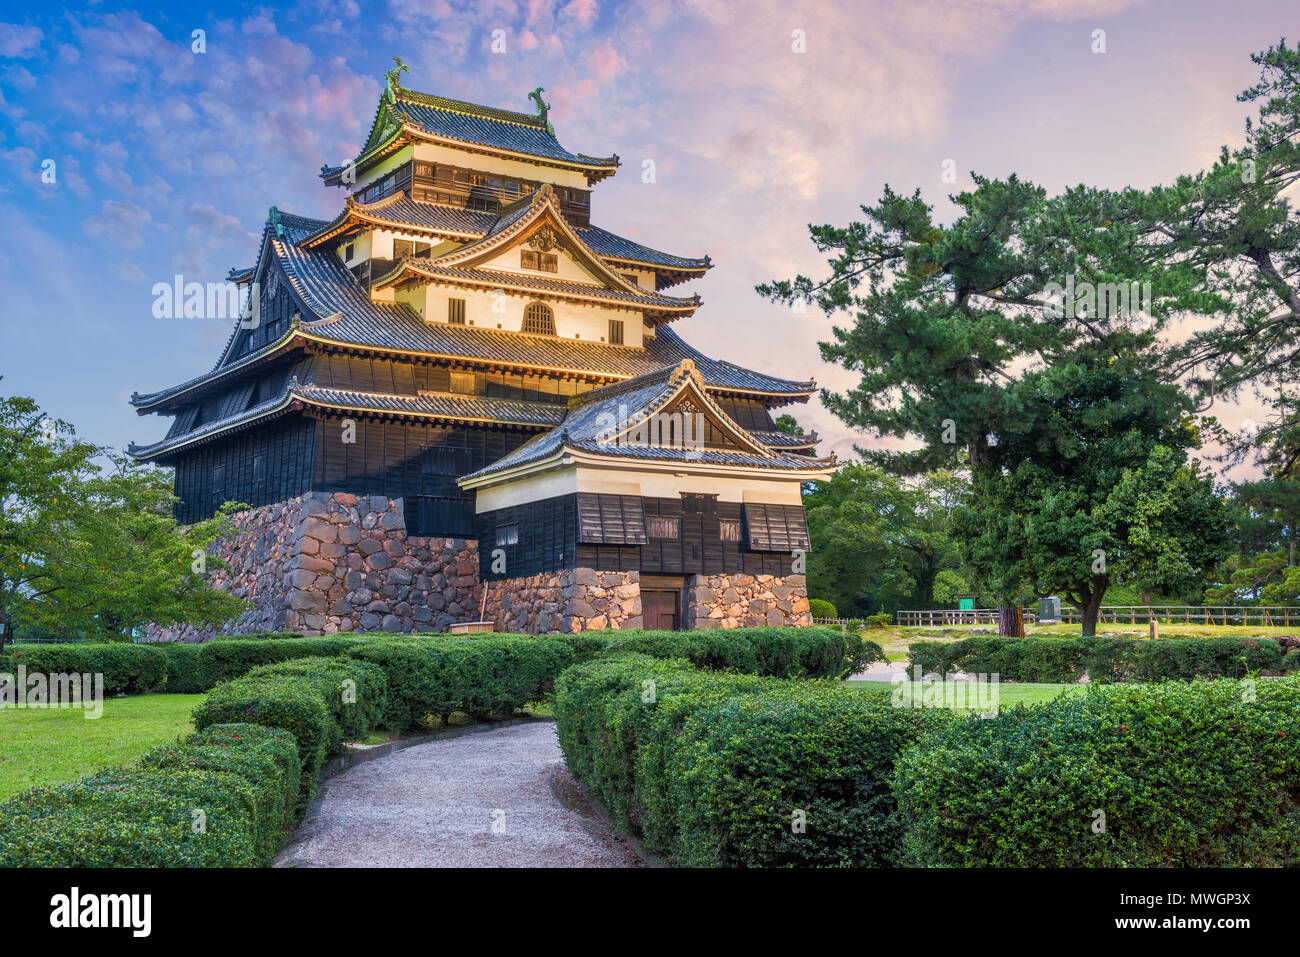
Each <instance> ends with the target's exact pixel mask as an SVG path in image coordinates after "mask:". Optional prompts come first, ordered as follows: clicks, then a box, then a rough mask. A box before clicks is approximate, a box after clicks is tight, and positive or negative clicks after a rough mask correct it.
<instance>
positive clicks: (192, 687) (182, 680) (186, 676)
mask: <svg viewBox="0 0 1300 957" xmlns="http://www.w3.org/2000/svg"><path fill="white" fill-rule="evenodd" d="M150 647H151V648H157V649H158V650H159V651H161V652H162V653H163V654H165V655H166V656H167V683H166V684H165V685H164V686H163V690H164V691H166V692H167V693H168V694H201V693H202V692H204V691H207V690H208V689H209V688H211V687H212V683H211V682H210V681H208V680H207V678H206V677H205V675H204V673H203V660H202V655H203V646H202V645H192V644H187V643H185V642H182V641H166V642H158V643H157V644H153V645H150Z"/></svg>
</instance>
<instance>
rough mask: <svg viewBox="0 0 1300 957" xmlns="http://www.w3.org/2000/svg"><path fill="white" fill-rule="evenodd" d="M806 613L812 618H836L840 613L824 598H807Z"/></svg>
mask: <svg viewBox="0 0 1300 957" xmlns="http://www.w3.org/2000/svg"><path fill="white" fill-rule="evenodd" d="M808 611H809V612H810V613H811V614H812V616H813V617H814V618H838V617H840V613H839V612H838V611H836V610H835V606H834V605H832V604H831V603H830V602H828V601H827V600H826V599H825V598H809V599H808Z"/></svg>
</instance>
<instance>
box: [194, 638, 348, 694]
mask: <svg viewBox="0 0 1300 957" xmlns="http://www.w3.org/2000/svg"><path fill="white" fill-rule="evenodd" d="M367 640H368V639H366V638H364V637H358V636H355V635H347V636H345V635H333V636H329V637H325V638H278V637H265V638H252V639H249V638H243V637H241V638H218V639H214V640H212V641H209V642H205V643H204V644H202V645H200V646H199V647H200V648H202V649H203V650H202V652H201V653H200V661H201V663H202V667H203V674H204V676H205V677H206V679H207V680H208V681H209V683H210V686H215V685H217V684H219V683H221V682H223V681H229V680H231V679H232V678H238V677H239V676H240V675H244V674H247V673H248V672H250V671H252V670H253V669H254V668H256V667H257V666H258V665H269V664H273V663H275V662H277V661H291V660H293V659H294V658H335V657H338V656H339V655H341V654H343V653H344V652H346V651H348V650H349V649H351V648H355V647H356V646H357V645H359V644H362V643H363V642H365V641H367Z"/></svg>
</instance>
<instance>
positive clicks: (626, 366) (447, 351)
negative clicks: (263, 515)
mask: <svg viewBox="0 0 1300 957" xmlns="http://www.w3.org/2000/svg"><path fill="white" fill-rule="evenodd" d="M278 225H279V230H276V229H275V228H273V226H272V225H270V224H268V226H267V229H266V234H265V240H264V241H265V242H266V243H267V244H268V245H269V252H270V254H271V255H273V256H274V257H275V258H276V259H277V260H278V261H279V263H280V264H281V265H282V267H283V269H284V271H285V274H286V275H287V276H288V278H289V281H290V282H291V284H292V285H293V287H294V289H295V290H296V291H297V292H298V294H299V295H300V296H301V297H302V300H303V302H304V303H305V305H306V306H307V307H308V308H309V309H310V310H311V311H312V312H313V313H315V315H316V316H319V317H323V318H321V319H318V320H316V321H312V322H305V323H302V324H301V325H300V326H298V327H297V328H295V329H291V330H290V332H289V333H288V334H286V336H285V337H284V338H283V339H281V340H280V341H278V342H274V343H270V344H269V345H267V346H264V347H263V348H261V349H259V350H257V352H255V353H252V354H250V355H248V356H243V357H241V358H240V359H239V360H238V361H236V362H234V363H232V364H230V365H228V366H225V367H222V366H218V367H217V368H215V369H213V370H212V371H211V372H208V373H205V374H204V375H201V376H196V377H195V378H193V379H190V380H188V381H186V382H183V383H180V384H179V385H175V386H171V387H169V388H167V389H162V390H159V391H157V392H154V393H150V394H147V395H136V396H134V397H133V398H132V404H133V405H135V406H136V407H137V408H141V409H145V408H147V407H149V406H152V405H155V404H157V403H159V402H161V401H164V400H166V399H168V398H170V397H172V396H176V395H179V394H180V393H183V392H186V391H188V390H189V389H192V388H194V387H195V386H199V385H202V384H203V383H205V382H208V381H210V380H213V379H216V378H222V377H225V376H227V375H228V374H229V373H231V372H235V371H237V370H239V369H240V368H243V367H245V366H247V365H251V364H253V363H255V362H256V361H257V360H258V359H260V358H263V357H265V356H268V355H270V354H272V353H274V352H276V351H278V350H281V349H283V348H287V347H288V345H287V344H288V343H289V342H290V340H293V339H295V338H300V337H305V338H310V339H315V340H318V341H323V342H328V343H337V344H339V345H344V346H349V345H350V346H357V347H363V348H365V347H368V348H374V349H380V350H389V351H394V352H408V353H413V354H419V355H425V356H436V357H439V358H445V359H462V360H465V361H467V362H475V361H478V362H483V363H485V364H486V363H493V364H501V365H512V366H516V367H522V368H546V369H558V370H562V371H566V372H574V373H579V374H588V375H591V376H599V377H608V378H623V377H633V376H638V375H644V374H646V373H650V372H654V371H657V370H661V369H664V368H666V367H672V366H676V365H677V364H678V363H680V362H681V361H682V360H683V359H690V360H692V361H693V362H694V363H695V367H696V369H697V371H698V372H699V373H700V374H701V375H702V376H703V378H704V381H705V382H706V383H707V384H708V385H709V386H710V387H711V388H714V389H717V390H725V391H732V392H739V393H751V394H752V393H759V394H764V395H773V396H789V397H790V398H792V399H796V398H802V397H804V396H807V395H809V394H810V393H812V392H813V391H814V389H815V383H813V382H810V381H809V382H799V381H793V380H790V379H782V378H778V377H776V376H771V375H767V374H766V373H762V372H757V371H754V370H752V369H746V368H744V367H743V366H738V365H735V364H734V363H730V362H722V361H719V360H717V359H712V358H710V357H708V356H706V355H704V354H703V353H701V352H699V351H698V350H696V349H695V348H693V347H692V346H690V345H688V344H687V343H686V342H685V341H684V340H683V339H682V338H681V337H680V336H679V335H678V334H677V333H676V332H674V331H673V330H671V329H668V328H666V327H663V326H660V327H659V329H658V330H657V334H656V335H655V336H654V337H653V338H651V339H649V340H648V341H647V342H646V344H645V345H644V347H642V348H635V347H629V346H614V345H608V344H606V343H599V342H583V341H577V340H570V339H558V338H556V337H554V336H535V335H527V334H524V333H520V332H507V331H504V330H498V329H486V328H483V327H481V326H458V325H450V324H448V323H442V322H425V321H424V320H423V319H421V318H420V317H419V316H418V315H417V314H416V313H415V312H413V311H412V310H411V309H409V308H408V307H406V306H404V305H400V304H394V303H385V302H375V301H374V300H372V299H371V298H370V296H369V294H368V293H367V291H366V290H365V289H364V288H363V287H362V286H361V284H360V283H359V282H358V281H357V280H356V278H355V277H354V276H353V275H352V274H351V273H350V272H349V271H348V269H347V267H346V266H344V265H343V263H342V262H341V261H340V260H339V258H338V257H337V256H335V255H334V254H333V253H332V252H329V251H327V250H323V249H311V248H307V247H305V246H302V245H300V243H301V242H302V241H303V240H304V239H305V238H306V237H308V236H310V235H312V234H313V233H315V232H317V231H318V230H319V229H320V228H321V227H322V226H324V225H325V222H324V221H323V220H318V219H309V218H307V217H305V216H297V215H294V214H292V213H280V214H279V224H278ZM277 232H282V233H283V235H277ZM237 332H238V323H237V322H236V324H235V328H234V331H233V332H232V335H231V340H230V341H231V343H233V342H234V338H235V333H237ZM223 355H224V353H223Z"/></svg>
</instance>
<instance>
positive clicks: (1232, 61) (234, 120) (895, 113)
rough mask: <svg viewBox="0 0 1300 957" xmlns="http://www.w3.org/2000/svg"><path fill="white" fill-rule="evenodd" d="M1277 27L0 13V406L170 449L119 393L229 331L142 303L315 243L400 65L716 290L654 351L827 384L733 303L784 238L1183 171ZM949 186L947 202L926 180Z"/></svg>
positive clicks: (1000, 19) (748, 296)
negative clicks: (545, 110) (596, 178)
mask: <svg viewBox="0 0 1300 957" xmlns="http://www.w3.org/2000/svg"><path fill="white" fill-rule="evenodd" d="M1288 14H1289V16H1288ZM1288 21H1289V22H1288ZM1294 23H1295V7H1294V3H1288V2H1282V0H1278V2H1262V0H1261V2H1252V0H1243V2H1237V3H1232V4H1223V3H1218V2H1200V0H1198V2H1177V3H1175V2H1128V0H1024V2H1014V0H1004V2H999V0H984V2H975V0H967V2H959V0H944V2H941V0H915V2H910V3H863V2H858V3H850V2H841V3H833V4H832V3H816V4H808V3H805V4H800V3H797V2H789V0H748V2H740V0H736V2H730V3H723V2H671V0H668V2H651V3H644V4H641V3H609V2H598V0H562V2H548V0H532V2H527V3H508V2H491V0H489V2H472V3H465V2H451V0H440V2H439V0H435V2H428V0H423V2H419V3H416V2H407V0H389V2H375V3H362V2H359V0H342V2H339V0H328V2H326V0H306V2H301V3H297V4H289V5H278V6H274V7H270V6H259V5H253V4H242V3H233V4H222V5H220V6H218V7H213V6H209V5H204V4H194V3H162V4H158V3H154V4H145V5H128V4H120V3H115V2H102V3H92V4H89V5H86V6H83V7H65V6H60V5H57V4H47V5H45V6H42V7H39V8H33V7H31V6H29V5H22V6H19V5H17V4H13V3H8V2H6V3H4V4H3V5H0V221H3V223H4V224H5V226H6V228H5V231H4V236H5V242H4V244H3V246H0V292H2V293H3V311H0V375H3V376H4V380H3V383H2V384H0V391H3V392H5V393H22V394H28V395H33V396H35V397H36V398H37V399H38V400H39V401H40V402H41V403H42V405H43V406H45V407H46V408H47V409H48V410H49V411H50V412H51V413H52V414H54V415H57V416H59V417H61V418H65V419H68V420H69V421H71V422H72V423H74V424H75V425H76V426H77V428H78V431H79V433H80V434H81V435H83V436H84V437H86V438H88V439H90V440H93V441H96V442H100V443H104V444H107V445H112V446H116V447H121V446H124V445H125V444H126V443H127V442H128V441H130V440H132V439H134V440H137V441H142V442H143V441H148V440H152V439H155V438H157V437H158V436H159V435H160V434H161V432H162V430H163V428H164V422H163V421H162V420H159V419H157V418H154V417H149V418H144V419H140V418H137V417H136V415H135V413H134V412H133V411H132V410H131V409H130V407H129V406H128V398H129V396H130V394H131V392H132V391H133V390H140V391H142V392H147V391H152V390H155V389H158V388H161V387H163V386H166V385H170V384H172V383H174V382H178V381H181V380H183V379H187V378H189V377H191V376H194V375H197V374H200V373H202V372H205V371H207V369H209V368H210V367H211V365H212V363H213V362H214V361H215V360H216V356H217V352H218V351H219V349H220V347H221V345H222V344H223V343H224V341H225V339H226V336H227V335H228V332H229V329H228V328H227V326H226V324H225V323H223V322H220V321H216V320H185V319H168V320H162V319H155V318H154V317H153V316H152V313H151V308H150V307H151V304H152V298H153V297H152V293H151V290H152V287H153V285H154V283H156V282H160V281H162V282H166V281H170V280H171V277H172V276H173V275H175V274H177V273H180V274H182V275H184V276H185V277H186V279H197V280H199V281H208V280H220V279H222V278H224V277H225V275H226V273H227V271H228V270H229V268H230V267H231V266H235V265H240V266H242V265H247V264H250V263H251V261H252V257H253V256H254V254H255V252H256V246H257V238H258V235H259V234H260V231H261V225H262V223H263V222H264V220H265V217H266V212H267V208H268V207H270V206H272V205H277V206H279V207H280V208H281V209H285V210H290V211H293V212H298V213H302V214H304V215H312V216H320V217H329V216H333V215H334V214H335V213H336V212H337V211H338V209H339V208H340V206H341V204H342V201H343V196H342V194H341V193H339V192H338V191H336V190H333V189H329V188H327V187H325V186H323V185H322V184H321V182H320V180H319V178H318V175H317V174H318V172H319V169H320V166H321V164H322V163H331V164H334V163H338V162H341V161H342V160H344V159H346V158H348V157H350V156H351V155H353V153H354V152H355V150H356V147H357V146H358V144H359V142H360V141H361V139H362V138H363V137H364V135H365V134H366V132H367V130H368V128H369V123H370V120H371V118H372V116H373V113H374V109H375V104H376V102H377V98H378V96H379V93H380V90H381V83H382V73H383V71H384V70H386V69H388V68H389V67H391V65H392V61H391V57H392V56H393V55H394V54H397V55H400V56H402V57H403V59H404V60H405V61H406V62H407V63H408V64H410V66H411V73H410V75H409V76H407V77H406V78H405V79H404V82H405V83H406V85H407V86H410V87H412V88H414V89H419V90H425V91H428V92H435V93H440V94H443V95H446V96H451V97H456V98H461V99H468V100H472V101H475V102H480V103H487V104H491V105H495V106H502V107H507V108H512V109H519V110H524V111H528V110H529V109H530V104H529V102H528V100H527V98H526V96H527V92H528V91H529V90H531V89H533V88H534V87H536V86H539V85H540V86H544V87H546V89H547V94H546V98H547V99H548V100H549V101H550V103H551V105H552V111H551V119H552V121H553V123H554V125H555V127H556V131H557V134H558V136H559V138H560V141H561V142H562V143H563V144H564V145H565V146H566V147H567V148H569V149H571V150H575V151H579V152H584V153H588V154H592V155H601V156H604V155H609V154H610V153H618V154H619V155H620V156H621V157H622V158H623V160H624V167H623V169H622V170H621V171H620V174H619V175H618V176H616V177H614V178H613V179H612V180H610V181H607V182H605V183H602V184H601V185H599V186H598V187H597V189H596V192H595V196H594V197H593V221H595V222H596V223H598V224H599V225H602V226H605V227H606V228H609V229H612V230H614V231H616V232H619V233H621V234H623V235H627V236H630V237H632V238H634V239H637V240H640V241H642V242H645V243H647V244H649V245H652V246H656V247H658V248H661V249H666V250H668V251H670V252H674V253H678V254H681V255H686V256H699V255H704V254H705V253H708V254H710V255H711V256H712V257H713V259H714V261H715V262H716V263H717V268H715V269H714V270H713V271H712V272H710V274H709V275H708V276H707V277H706V278H705V279H704V280H702V281H700V282H697V283H694V284H692V285H689V286H686V287H683V289H682V290H681V291H682V292H683V294H686V293H689V292H690V291H697V292H699V293H700V294H701V295H702V296H703V299H704V306H703V307H702V308H701V309H700V311H699V312H698V313H697V314H696V315H695V316H694V317H693V318H691V319H689V320H685V321H684V322H682V323H680V324H679V325H678V326H677V328H678V330H679V331H680V332H681V333H682V334H683V335H684V336H686V337H687V339H688V340H689V341H691V342H692V343H694V344H695V345H697V346H699V347H701V348H703V349H704V350H705V351H708V352H710V353H712V354H714V355H720V356H722V357H725V358H729V359H732V360H733V361H737V362H742V363H744V364H746V365H750V366H753V367H755V368H759V369H762V370H764V371H767V372H771V373H774V374H778V375H784V376H788V377H791V378H808V377H815V378H817V379H818V381H819V382H822V383H825V384H829V385H831V386H832V387H834V386H836V385H847V384H848V383H849V381H850V378H849V376H848V375H847V374H846V373H844V372H843V371H842V370H838V369H835V368H833V367H829V366H827V365H825V364H824V363H822V362H821V360H820V359H819V357H818V354H817V349H816V341H817V340H818V339H819V338H826V337H827V335H828V330H829V321H828V320H827V319H826V318H825V317H823V316H821V315H820V314H814V313H812V312H809V313H806V314H804V315H795V314H792V313H790V312H789V311H788V310H785V309H782V308H779V307H776V306H772V305H769V304H767V303H765V302H763V301H761V300H760V299H759V298H758V297H757V296H756V295H755V294H754V292H753V285H754V283H756V282H760V281H763V280H766V279H770V278H773V277H784V276H787V275H792V274H793V273H794V272H796V271H799V270H802V271H805V272H807V271H815V270H817V269H818V262H819V260H818V257H817V255H816V253H815V251H814V250H813V249H812V247H811V245H810V244H809V243H808V241H807V234H806V228H805V226H806V224H807V223H809V222H819V223H820V222H837V223H841V222H844V221H846V220H848V219H849V218H851V217H852V216H853V215H854V214H855V213H856V212H857V206H858V204H860V203H864V202H871V201H873V200H874V199H875V198H876V197H877V196H878V195H879V193H880V190H881V187H882V186H883V184H884V183H886V182H888V183H890V184H891V185H892V186H894V187H895V188H896V189H899V190H909V191H910V190H911V189H913V188H915V187H920V188H921V189H922V191H923V193H924V195H926V196H927V198H929V199H930V200H931V201H932V202H934V203H935V204H936V206H937V207H938V209H939V210H940V212H941V213H942V212H943V211H944V210H945V209H946V208H947V203H946V201H945V199H944V197H945V196H946V195H947V194H948V193H949V192H953V191H954V190H955V189H960V188H962V187H963V186H964V185H967V184H968V183H969V178H968V176H967V173H968V171H969V170H972V169H974V170H978V171H980V172H983V173H987V174H990V175H996V176H1003V175H1006V174H1008V173H1010V172H1013V171H1014V172H1019V173H1020V174H1021V175H1022V176H1025V177H1027V178H1029V179H1032V180H1035V181H1037V182H1039V183H1042V184H1043V185H1045V186H1047V187H1048V188H1049V189H1053V190H1055V189H1059V188H1061V187H1063V186H1065V185H1067V184H1072V183H1077V182H1081V181H1087V182H1092V183H1096V184H1098V185H1102V186H1112V187H1118V186H1124V185H1130V184H1131V185H1135V186H1145V185H1149V184H1151V183H1155V182H1161V181H1168V180H1169V179H1171V178H1172V177H1173V176H1174V175H1176V174H1177V173H1178V172H1181V171H1184V170H1191V169H1195V168H1199V167H1202V166H1205V165H1207V164H1208V163H1209V162H1210V161H1211V160H1212V158H1213V156H1214V155H1215V153H1216V152H1217V150H1218V147H1219V145H1220V144H1221V143H1225V142H1228V143H1236V142H1238V141H1239V138H1240V134H1241V125H1242V119H1243V117H1244V115H1245V109H1244V107H1243V106H1242V105H1241V104H1238V103H1236V102H1235V99H1234V97H1235V94H1236V92H1237V91H1239V90H1240V89H1242V88H1244V87H1245V86H1247V85H1248V84H1249V83H1250V82H1252V80H1253V78H1254V76H1255V71H1254V68H1253V66H1252V65H1251V63H1250V62H1249V54H1250V53H1251V52H1252V51H1254V50H1258V49H1262V48H1263V47H1265V46H1267V45H1268V44H1270V43H1273V42H1276V41H1277V39H1278V38H1279V37H1280V36H1282V35H1284V34H1285V32H1286V29H1287V27H1288V26H1293V25H1294ZM1098 29H1102V30H1105V32H1106V52H1105V53H1104V54H1101V55H1098V54H1095V53H1092V52H1091V46H1092V35H1093V31H1094V30H1098ZM194 30H203V31H205V34H204V40H205V45H206V52H202V53H195V52H193V50H192V34H193V31H194ZM498 30H499V31H502V33H501V34H500V35H501V36H503V37H504V38H505V51H504V52H503V53H493V52H492V50H491V43H492V36H493V31H498ZM796 30H799V31H803V34H804V36H805V37H806V52H803V53H796V52H794V50H793V49H792V37H793V36H794V31H796ZM645 159H653V160H654V161H655V168H656V172H657V176H656V180H655V182H653V183H644V182H642V181H641V177H640V176H639V171H640V169H641V165H642V162H643V160H645ZM946 159H952V160H953V161H954V163H955V166H956V168H957V170H958V171H959V177H958V182H957V183H956V184H955V186H954V185H949V184H944V183H942V182H941V181H940V171H941V166H942V163H943V162H944V160H946ZM47 160H53V161H54V164H55V166H54V170H55V182H54V183H46V182H43V181H42V178H41V170H42V164H44V163H45V161H47ZM793 411H795V413H796V414H797V415H798V416H799V418H800V419H801V421H804V422H805V423H806V424H807V425H809V426H812V427H815V428H817V429H818V431H820V432H821V433H822V434H823V435H824V436H826V437H827V442H826V443H824V444H823V447H822V451H823V452H825V451H830V450H835V451H837V452H839V453H840V454H841V455H843V454H846V453H848V452H850V451H851V446H852V444H853V443H854V442H855V441H856V442H858V443H862V444H868V445H869V444H873V443H872V441H871V440H870V439H868V438H866V437H864V436H861V435H852V434H850V433H849V432H848V431H847V430H846V429H845V428H844V427H843V426H841V425H839V424H838V423H836V422H835V420H834V419H833V418H832V417H830V416H829V415H828V414H826V413H825V412H824V411H823V410H821V409H820V407H819V406H818V405H817V404H816V403H815V402H814V403H813V404H812V405H810V406H802V407H801V406H796V407H795V408H794V410H793ZM1219 411H1220V412H1223V413H1224V418H1227V419H1228V420H1229V421H1233V420H1239V419H1243V418H1246V417H1251V416H1254V417H1256V418H1258V417H1259V416H1260V415H1261V413H1260V411H1259V407H1258V406H1255V405H1252V404H1251V403H1249V402H1246V403H1243V404H1242V406H1241V407H1240V408H1237V409H1228V410H1219Z"/></svg>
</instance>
